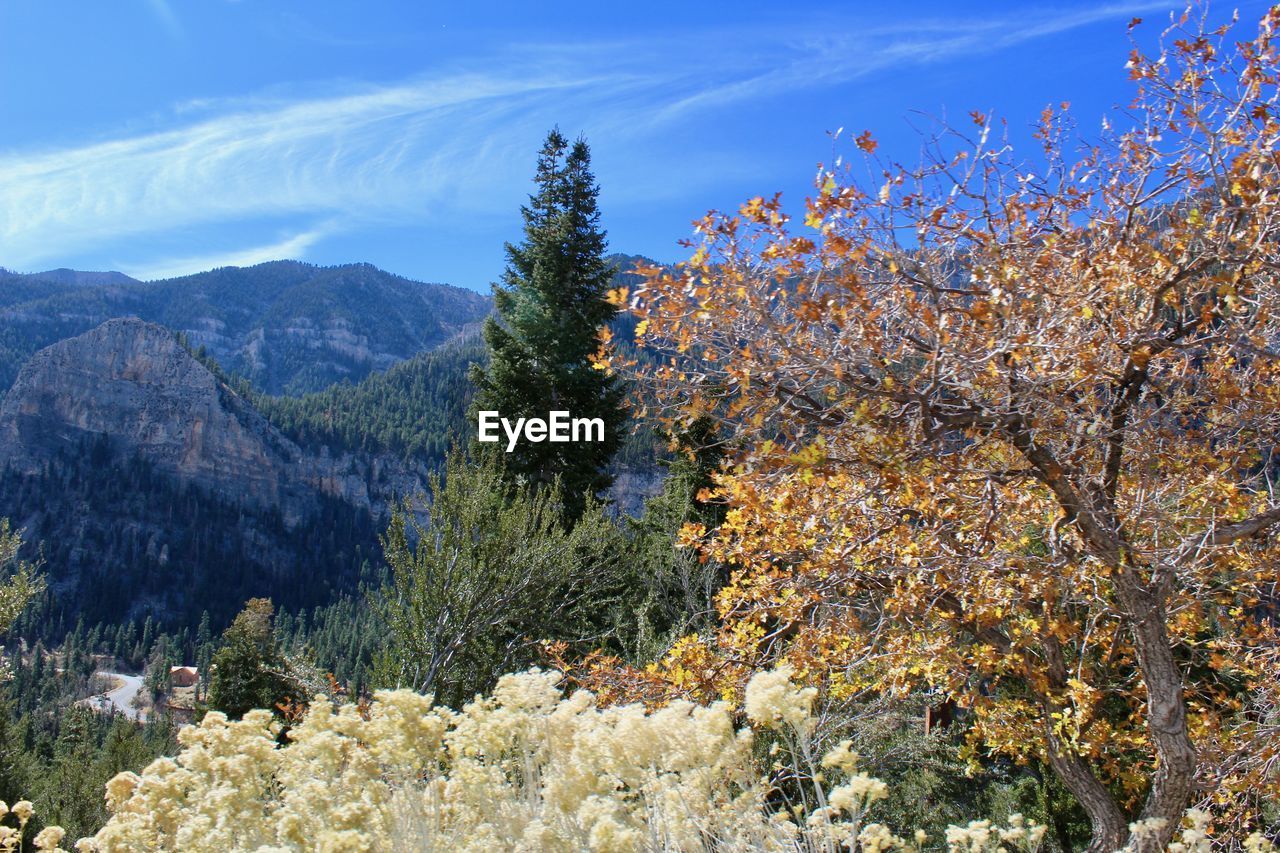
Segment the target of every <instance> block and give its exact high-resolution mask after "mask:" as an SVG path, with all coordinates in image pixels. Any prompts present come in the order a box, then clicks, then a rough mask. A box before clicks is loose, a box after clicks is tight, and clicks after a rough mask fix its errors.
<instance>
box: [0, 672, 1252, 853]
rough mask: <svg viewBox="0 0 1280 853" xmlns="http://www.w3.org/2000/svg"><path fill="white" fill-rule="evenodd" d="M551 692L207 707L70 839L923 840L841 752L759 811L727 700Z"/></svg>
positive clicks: (670, 846)
mask: <svg viewBox="0 0 1280 853" xmlns="http://www.w3.org/2000/svg"><path fill="white" fill-rule="evenodd" d="M789 676H790V673H789V672H787V671H775V672H772V673H762V674H761V675H759V676H757V677H756V679H755V680H754V681H753V683H752V684H751V685H750V686H749V687H748V690H747V711H748V717H749V718H750V719H751V720H752V721H754V722H756V723H757V724H758V725H760V726H762V727H767V728H771V729H774V730H776V732H777V734H778V736H780V737H787V738H790V739H791V740H792V742H793V743H794V744H796V745H798V747H799V753H798V754H802V755H803V756H804V757H805V759H804V760H805V761H810V753H809V746H810V743H811V741H810V736H811V735H812V733H813V729H814V719H813V718H812V715H811V713H812V709H811V706H812V701H813V695H812V693H810V692H809V691H807V690H801V689H799V688H797V687H795V685H794V684H792V683H791V680H790V677H789ZM558 681H559V676H558V675H557V674H556V673H548V672H540V671H537V670H533V671H530V672H527V673H523V674H520V675H510V676H506V677H504V678H503V679H502V680H501V681H500V682H499V684H498V686H497V688H496V689H495V690H494V692H493V695H492V696H490V697H487V698H483V699H478V700H477V701H475V702H473V703H472V704H470V705H468V706H467V707H466V708H465V709H464V710H463V711H462V712H461V713H455V712H453V711H451V710H449V709H447V708H442V707H437V706H435V705H433V704H432V700H431V699H430V698H429V697H424V696H420V695H417V694H415V693H412V692H409V691H388V692H381V693H378V694H376V695H375V697H374V700H373V702H372V704H371V706H370V707H369V708H368V709H367V715H363V716H362V714H361V712H360V711H359V710H358V709H357V708H356V707H355V706H353V705H350V704H345V705H340V706H336V705H334V704H333V703H331V702H330V701H329V700H327V699H325V698H323V697H320V698H317V699H316V700H315V701H314V702H313V703H312V704H311V707H310V710H309V712H308V714H307V716H306V717H305V719H304V720H303V721H302V722H301V723H300V724H299V725H297V726H296V727H294V728H293V729H291V730H290V732H289V733H288V738H287V739H288V743H287V745H286V746H283V747H281V746H280V745H279V744H278V742H277V737H278V734H279V724H278V723H277V722H275V721H274V720H273V719H272V717H271V715H270V714H268V713H267V712H265V711H254V712H251V713H249V714H247V715H246V716H245V718H244V719H243V720H240V721H230V720H228V719H227V718H226V717H225V716H224V715H222V714H218V713H211V714H209V715H207V716H206V717H205V719H204V721H203V722H202V723H201V724H200V725H199V726H194V727H188V728H186V729H184V730H183V731H182V732H181V733H180V735H179V740H180V742H181V744H182V747H183V748H182V750H181V752H180V753H179V754H178V755H177V756H176V757H175V758H162V759H160V760H158V761H155V762H154V763H152V764H151V765H150V766H149V767H147V768H146V769H145V770H144V771H143V772H142V773H141V774H140V775H138V774H133V773H122V774H120V775H118V776H117V777H115V778H114V779H112V780H111V782H110V783H109V784H108V786H107V802H108V805H109V807H110V809H111V812H112V817H111V819H110V821H109V822H108V824H107V825H106V826H105V827H104V828H103V829H102V830H101V831H100V832H99V833H98V834H97V835H96V836H95V837H94V838H92V839H81V841H80V842H78V843H77V845H76V848H77V850H80V851H99V853H107V852H108V851H137V850H153V851H184V852H185V851H195V852H198V851H229V850H256V851H259V853H269V852H270V853H275V851H300V850H317V851H333V853H337V851H375V850H376V851H392V850H394V851H408V850H424V851H454V850H458V851H466V850H476V851H479V850H485V851H489V850H525V851H579V850H598V851H675V850H679V851H686V850H687V851H700V850H711V849H715V850H717V851H719V850H724V851H747V850H777V851H783V850H787V851H836V850H849V849H856V850H860V851H865V853H878V851H888V850H907V851H914V850H919V849H921V848H923V847H926V846H929V840H928V839H926V838H925V837H924V835H923V833H917V834H916V835H915V836H914V837H912V838H911V839H909V840H908V839H904V838H901V837H898V836H896V835H894V834H893V833H892V832H891V831H890V830H889V829H888V828H887V827H885V826H883V825H880V824H875V823H871V824H867V823H865V822H864V816H865V815H866V812H867V810H868V807H869V806H871V805H872V804H873V803H874V802H875V801H876V800H878V799H881V798H883V797H884V796H886V794H887V791H886V788H885V786H884V784H883V783H881V782H879V781H878V780H875V779H872V778H870V777H868V776H865V775H863V774H860V773H858V771H857V755H856V754H855V753H853V752H852V751H851V749H850V744H849V743H848V742H847V741H846V742H844V743H841V744H840V745H838V746H837V747H835V748H834V749H831V750H829V751H828V752H827V753H826V755H825V756H823V757H822V758H821V760H820V761H811V762H810V763H812V764H815V765H818V766H813V767H809V768H806V772H808V774H809V778H813V779H818V778H821V779H823V780H824V781H823V786H820V787H819V793H818V799H819V806H818V807H817V808H814V809H812V810H810V811H809V812H808V813H807V814H801V815H793V814H791V813H787V812H779V811H776V810H773V809H770V808H769V807H768V806H767V804H766V796H767V795H768V794H769V793H770V791H771V787H770V783H769V781H768V779H766V778H764V777H763V776H762V770H761V768H760V767H759V766H758V765H757V764H756V762H755V761H754V759H753V751H752V742H753V738H754V734H753V732H752V731H751V730H750V729H738V728H735V726H734V719H733V715H732V709H731V708H730V707H729V706H728V705H727V704H724V703H716V704H713V705H711V706H709V707H702V706H698V705H694V704H690V703H687V702H676V703H673V704H671V705H669V706H667V707H665V708H661V709H659V710H656V711H652V712H646V710H645V709H644V708H643V707H641V706H638V705H627V706H615V707H610V708H599V707H597V706H596V704H595V701H594V698H593V697H592V696H591V695H590V694H589V693H586V692H578V693H575V694H573V695H572V696H569V697H567V698H566V697H563V696H562V695H561V693H560V691H559V690H558V689H557V686H556V685H557V683H558ZM819 768H820V769H819ZM824 786H825V787H824ZM16 810H17V807H16V806H15V812H16ZM0 814H2V813H0ZM1196 832H1197V827H1196V825H1195V824H1192V825H1190V826H1189V834H1184V837H1183V840H1182V842H1181V843H1182V844H1183V845H1184V846H1183V847H1182V848H1181V849H1184V850H1195V849H1201V848H1200V847H1199V846H1198V844H1197V839H1198V838H1199V836H1198V835H1196ZM45 833H48V835H45ZM1043 833H1044V828H1043V827H1040V826H1035V825H1032V824H1027V823H1025V822H1024V821H1023V820H1022V818H1021V817H1020V816H1017V815H1015V816H1013V817H1012V818H1011V819H1010V821H1009V826H1007V827H999V826H994V825H992V824H990V823H989V822H985V821H979V822H974V823H971V824H969V825H968V826H966V827H952V828H951V829H950V830H949V831H948V833H947V837H946V838H945V839H939V840H938V841H939V842H941V844H942V845H945V847H946V848H947V849H948V850H951V851H999V850H1025V851H1032V850H1035V849H1036V848H1037V847H1038V845H1039V842H1040V838H1041V836H1042V835H1043ZM41 836H42V837H38V838H37V839H36V842H37V846H38V847H39V845H40V844H41V843H45V844H46V845H47V846H45V847H40V849H48V850H53V849H57V844H58V843H59V842H60V840H61V831H60V830H57V829H56V828H53V829H51V830H45V831H44V832H43V833H41ZM10 846H11V847H12V845H10ZM935 846H937V842H935ZM8 849H10V848H9V847H4V846H3V842H0V850H8ZM1257 849H1258V850H1260V851H1261V850H1265V849H1266V848H1264V847H1258V848H1257Z"/></svg>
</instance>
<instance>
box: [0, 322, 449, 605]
mask: <svg viewBox="0 0 1280 853" xmlns="http://www.w3.org/2000/svg"><path fill="white" fill-rule="evenodd" d="M424 481H425V471H422V470H417V469H415V468H413V467H412V466H411V465H410V464H409V463H406V462H403V461H401V460H399V459H396V458H392V457H379V456H374V455H368V454H364V455H359V454H354V453H333V452H330V451H329V450H327V449H324V448H321V449H318V450H309V449H304V448H301V447H299V446H298V445H297V444H296V443H295V442H293V441H291V440H290V439H289V438H288V437H286V436H285V435H283V434H282V433H281V432H280V431H279V430H277V429H276V428H275V427H273V426H272V425H271V424H270V423H268V422H267V420H266V419H265V418H263V417H262V415H261V414H259V413H258V412H257V411H256V410H254V408H253V407H252V406H250V405H249V404H248V403H247V402H246V401H245V400H244V399H242V398H241V397H240V396H238V395H237V394H236V393H235V392H234V391H233V390H232V389H231V388H229V387H228V386H226V385H225V384H224V383H222V382H221V381H220V380H219V379H218V378H217V377H216V376H215V375H214V374H213V373H211V372H210V371H209V370H208V369H207V368H206V367H205V366H204V365H203V364H201V363H200V361H198V360H197V359H196V358H194V357H193V356H192V355H191V354H190V352H188V351H187V349H186V348H185V347H183V346H182V344H181V343H180V342H179V341H178V340H177V338H176V337H175V335H174V333H173V332H171V331H169V330H168V329H165V328H163V327H161V326H157V325H154V324H151V323H147V322H143V321H141V320H138V319H117V320H110V321H108V322H106V323H103V324H102V325H101V326H98V327H97V328H95V329H93V330H91V331H89V332H87V333H85V334H83V335H80V336H78V337H75V338H71V339H69V340H65V341H61V342H59V343H57V344H54V345H53V346H50V347H47V348H45V349H44V350H41V351H40V352H38V353H36V354H35V355H34V356H33V357H32V358H31V359H30V360H29V361H28V362H27V364H26V365H25V366H24V367H23V369H22V371H21V373H20V374H19V376H18V379H17V381H16V382H15V383H14V385H13V387H12V388H11V389H10V390H9V392H8V394H7V395H6V396H5V397H4V399H3V401H2V402H0V516H4V515H9V516H12V517H13V520H14V522H15V524H17V525H18V526H19V527H21V528H25V529H26V530H27V535H28V537H29V538H30V539H31V540H32V541H33V543H34V542H37V541H38V542H40V544H41V545H42V546H43V547H44V548H45V552H46V555H47V560H46V562H47V564H48V569H49V573H50V575H51V579H52V580H53V581H54V582H55V588H56V589H59V590H60V591H61V593H60V594H63V595H65V596H66V598H67V600H68V602H78V604H77V605H76V606H71V605H70V604H69V605H68V606H69V609H70V610H71V611H73V612H74V611H76V610H81V611H84V610H88V611H89V612H90V613H93V614H94V615H96V616H101V615H102V614H100V613H97V612H96V611H95V608H98V607H101V606H103V602H104V601H106V600H108V598H109V599H110V600H112V601H118V602H119V604H118V605H117V606H119V607H123V608H128V609H129V610H130V611H141V610H146V611H148V612H153V613H157V614H161V615H163V614H165V613H169V614H176V613H180V612H183V611H184V610H186V611H188V612H192V608H204V607H207V606H209V602H210V601H220V599H221V598H226V599H227V606H228V607H233V606H238V604H239V602H241V601H243V599H244V597H246V596H248V595H252V594H271V595H275V596H276V597H277V599H278V600H285V601H291V600H292V601H296V602H297V603H299V604H301V603H305V602H309V601H312V600H313V598H314V597H315V596H316V595H317V594H319V592H320V591H321V590H322V589H325V588H328V589H330V591H331V590H332V588H334V587H335V586H337V587H341V586H345V585H347V584H349V582H350V581H351V579H352V578H354V577H355V575H356V573H357V572H358V569H359V565H360V563H361V562H362V561H363V560H365V559H368V558H370V557H372V556H374V555H375V554H376V549H377V543H376V535H377V531H378V530H380V529H381V528H382V526H383V523H384V521H383V519H384V516H385V514H386V511H387V507H388V504H389V502H390V501H391V500H392V499H393V498H394V496H396V495H401V494H412V493H414V492H417V491H419V490H420V489H421V488H422V485H423V483H424ZM174 563H181V565H174ZM86 590H94V591H95V592H94V593H93V594H92V595H86V592H85V591H86ZM201 590H203V591H201ZM233 590H234V591H235V592H234V594H232V591H233ZM193 612H195V613H198V612H199V610H198V609H197V610H194V611H193ZM108 615H109V614H108Z"/></svg>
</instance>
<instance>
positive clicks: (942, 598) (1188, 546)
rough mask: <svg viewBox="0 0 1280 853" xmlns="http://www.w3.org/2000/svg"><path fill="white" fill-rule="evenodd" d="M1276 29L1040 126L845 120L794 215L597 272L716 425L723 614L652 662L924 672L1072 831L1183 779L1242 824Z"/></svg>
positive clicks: (1269, 518)
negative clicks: (727, 456)
mask: <svg viewBox="0 0 1280 853" xmlns="http://www.w3.org/2000/svg"><path fill="white" fill-rule="evenodd" d="M1193 11H1196V12H1197V13H1198V12H1200V11H1202V10H1193ZM1138 23H1139V22H1137V21H1135V22H1134V24H1133V25H1131V26H1136V25H1137V24H1138ZM1277 24H1280V7H1276V8H1273V9H1272V10H1271V11H1270V12H1269V13H1268V14H1267V15H1266V16H1265V17H1264V18H1263V20H1262V22H1261V25H1260V29H1259V32H1258V33H1257V35H1256V37H1252V38H1249V39H1248V40H1245V41H1242V42H1240V43H1238V44H1237V43H1235V42H1234V41H1233V36H1232V28H1231V26H1227V27H1224V28H1222V29H1217V30H1211V29H1210V28H1209V27H1208V26H1207V25H1206V24H1205V22H1204V20H1203V16H1200V20H1199V21H1195V20H1191V19H1190V16H1189V15H1184V16H1183V17H1182V19H1181V20H1180V21H1175V22H1174V24H1173V26H1172V27H1171V28H1170V29H1169V30H1167V31H1165V33H1164V34H1163V35H1162V37H1161V42H1160V47H1159V48H1158V50H1157V51H1155V52H1153V53H1147V52H1144V51H1143V50H1141V49H1139V47H1138V43H1137V41H1136V37H1135V42H1134V44H1135V48H1134V51H1133V53H1132V55H1131V57H1130V59H1129V63H1128V73H1129V76H1130V78H1131V80H1132V81H1133V84H1134V87H1135V89H1136V94H1135V97H1134V100H1133V102H1132V103H1131V104H1129V105H1128V106H1127V107H1125V108H1123V109H1120V110H1117V111H1116V113H1115V115H1114V116H1112V117H1111V118H1110V119H1109V120H1108V121H1104V123H1103V128H1102V130H1101V132H1100V133H1098V134H1096V135H1095V136H1094V137H1093V138H1092V139H1087V138H1082V136H1081V135H1079V134H1077V133H1076V132H1075V131H1074V129H1073V126H1072V124H1071V122H1070V121H1069V120H1068V111H1067V105H1065V104H1064V105H1061V106H1060V107H1058V106H1055V107H1053V108H1049V109H1046V110H1045V111H1044V114H1043V115H1042V116H1041V118H1040V120H1039V122H1038V124H1037V125H1036V128H1035V132H1034V144H1033V145H1031V146H1029V150H1023V149H1021V148H1020V147H1018V146H1017V145H1016V141H1017V140H1016V139H1015V138H1014V137H1013V136H1011V135H1010V134H1009V133H1008V132H1007V130H1006V129H1004V127H1005V126H1004V125H1002V123H1000V122H998V121H996V120H994V119H993V118H991V117H989V116H985V115H981V114H979V113H973V114H972V116H971V119H972V121H971V123H970V124H968V125H966V126H963V127H958V126H941V125H940V126H938V127H936V128H935V129H933V130H932V131H930V132H929V134H928V136H927V138H926V139H925V150H926V156H925V158H924V160H923V162H922V164H920V165H901V164H898V163H894V162H889V161H887V160H885V159H884V158H883V157H882V156H881V155H879V154H878V153H877V145H876V143H875V141H874V139H873V138H872V137H871V135H870V134H862V135H861V136H858V137H857V138H856V139H855V140H854V147H856V149H857V151H855V152H853V153H855V154H856V155H859V156H855V157H854V158H853V160H854V161H855V162H856V163H857V168H854V165H853V164H852V163H850V164H840V163H837V164H836V165H835V166H834V167H832V168H827V169H824V170H822V171H821V173H820V175H819V178H818V182H817V187H818V191H817V193H816V194H815V196H814V197H813V198H811V199H810V200H809V201H808V203H807V207H806V211H805V215H804V222H803V226H802V227H801V226H797V225H795V224H793V223H792V222H790V221H789V219H788V216H787V215H786V213H785V212H784V208H783V206H782V203H781V201H780V199H779V198H777V197H774V198H772V199H764V198H757V199H754V200H752V201H750V202H748V203H747V204H745V205H744V206H743V207H742V208H741V210H740V211H739V212H738V213H737V214H736V215H722V214H713V215H709V216H708V217H707V218H705V219H704V220H702V221H700V223H699V224H698V226H697V229H698V233H699V235H700V244H699V245H698V246H697V251H696V252H695V254H694V255H693V257H692V258H691V260H690V261H689V262H687V263H686V264H684V265H683V266H682V267H681V268H680V269H679V270H678V271H676V272H674V273H672V272H669V271H663V270H659V269H653V270H650V271H649V274H648V278H647V281H646V282H645V283H643V284H642V285H639V286H637V287H635V288H634V289H633V291H632V292H631V293H629V294H626V293H618V294H616V296H617V298H618V299H619V300H622V299H627V300H629V301H630V303H631V305H632V306H633V307H634V308H635V310H636V311H637V312H638V313H639V314H641V315H642V317H643V321H642V322H641V323H640V326H639V329H638V337H639V338H640V340H641V342H642V343H645V344H647V345H649V346H651V347H656V348H659V349H660V350H662V351H663V352H664V353H665V354H666V356H667V357H666V360H665V361H664V362H663V365H662V366H661V367H660V368H659V369H657V370H655V371H652V372H651V373H650V377H649V378H650V379H651V380H653V381H654V382H655V384H656V385H657V387H658V389H659V390H660V391H662V392H664V393H665V395H666V397H665V399H666V401H667V405H666V412H667V414H668V416H669V417H670V418H672V419H673V420H676V421H681V422H684V423H691V422H693V421H694V420H695V419H697V418H705V417H711V418H714V419H716V420H717V421H719V422H720V423H721V424H722V426H723V428H724V429H727V430H730V431H733V432H734V433H735V434H736V436H737V437H738V441H739V444H738V447H739V453H738V456H737V458H736V459H735V460H734V462H735V467H734V468H733V469H731V470H730V471H729V472H727V473H725V474H723V475H721V476H720V477H719V480H718V485H717V486H716V492H717V494H718V495H719V496H720V497H721V498H722V499H723V500H725V501H726V502H727V503H728V513H727V516H726V520H725V522H724V523H723V524H722V525H720V526H719V527H718V528H716V529H712V530H707V529H705V528H693V529H690V530H688V531H687V536H688V539H689V541H691V542H696V543H697V544H698V545H699V546H700V547H701V548H702V550H703V554H704V555H705V556H707V557H709V558H713V559H718V560H723V561H725V562H727V563H730V564H732V565H734V566H736V567H737V569H736V574H735V576H734V579H733V581H732V583H731V585H730V586H729V587H728V588H727V589H726V590H725V591H724V592H723V593H722V594H721V596H720V599H719V609H720V613H721V616H722V619H723V625H722V628H721V629H720V631H719V633H718V635H717V636H716V638H715V639H714V640H712V641H704V640H700V639H697V638H687V639H686V640H684V641H681V642H680V643H679V644H677V646H676V647H675V648H673V649H672V650H671V652H670V653H669V655H668V657H667V659H666V661H665V664H664V667H663V668H660V669H659V670H658V674H657V675H648V674H645V675H644V677H645V678H648V679H649V680H650V681H652V680H653V679H659V680H661V679H665V680H666V683H667V684H668V685H669V686H670V687H671V688H672V690H673V691H674V692H682V693H685V694H692V695H700V696H714V695H718V694H720V693H723V692H725V691H730V692H731V691H732V690H733V689H734V686H735V685H740V684H741V683H742V681H744V680H745V678H746V677H747V676H748V675H749V673H750V672H751V671H752V670H753V669H757V668H759V667H762V666H765V665H767V664H769V663H771V662H773V661H776V660H777V659H779V658H787V659H789V660H790V661H791V662H792V663H793V664H794V665H795V666H796V667H797V669H798V670H799V671H803V672H805V673H807V676H808V677H809V678H810V679H811V680H812V681H813V682H814V683H816V684H818V685H820V686H821V687H822V688H823V689H824V690H825V691H826V692H827V694H828V695H829V696H833V697H840V696H845V695H850V694H856V693H858V692H860V691H866V690H878V691H894V690H907V689H911V688H920V687H925V688H931V689H933V690H936V691H939V692H941V693H943V694H945V695H948V696H950V697H953V698H954V699H955V700H956V701H957V702H959V703H960V704H961V705H962V706H964V707H966V708H968V709H969V714H968V720H969V725H970V727H971V728H970V733H971V738H972V745H973V748H974V749H975V750H976V751H985V753H986V754H996V755H999V754H1003V755H1007V756H1011V757H1013V758H1015V759H1016V760H1018V761H1042V762H1044V763H1047V764H1048V765H1049V766H1051V767H1052V769H1053V771H1054V772H1055V773H1056V774H1057V775H1058V777H1060V779H1061V780H1062V782H1063V783H1064V784H1065V785H1066V787H1067V788H1068V789H1070V791H1071V792H1072V793H1073V794H1074V795H1075V797H1076V798H1077V799H1078V800H1079V802H1080V803H1081V804H1082V805H1083V807H1084V808H1085V810H1086V811H1087V813H1088V815H1089V818H1090V820H1091V823H1092V831H1093V840H1092V844H1091V848H1090V849H1093V850H1099V851H1101V850H1115V849H1118V848H1119V847H1121V846H1123V845H1125V844H1126V843H1132V844H1133V845H1134V846H1135V847H1136V848H1138V849H1144V850H1145V849H1164V846H1165V844H1166V843H1168V841H1169V840H1170V838H1171V837H1172V836H1173V834H1174V832H1175V831H1176V829H1177V827H1178V825H1179V822H1180V820H1181V817H1182V815H1183V813H1184V810H1185V809H1187V807H1188V806H1190V805H1192V804H1194V803H1197V802H1202V803H1204V804H1206V805H1208V806H1214V807H1217V808H1216V811H1215V814H1216V815H1217V817H1216V818H1215V819H1216V820H1218V821H1219V822H1225V823H1229V822H1231V821H1237V822H1239V823H1241V824H1247V823H1248V822H1249V821H1250V820H1252V819H1254V807H1255V806H1256V805H1257V803H1258V802H1259V800H1260V799H1263V798H1266V797H1268V796H1270V797H1274V796H1275V795H1276V793H1277V787H1278V784H1280V783H1278V782H1277V778H1276V772H1275V769H1274V768H1275V766H1276V763H1277V761H1278V760H1280V737H1277V734H1278V730H1277V714H1276V708H1277V703H1276V700H1277V679H1276V677H1275V676H1276V673H1277V672H1278V671H1280V669H1278V668H1277V664H1278V660H1277V651H1276V649H1277V640H1278V639H1280V637H1278V631H1277V623H1276V613H1277V605H1278V603H1280V602H1277V597H1276V590H1277V586H1276V585H1277V583H1278V582H1280V547H1278V543H1277V538H1276V526H1277V524H1280V498H1277V497H1276V496H1275V494H1274V481H1275V477H1276V473H1277V466H1276V460H1275V458H1274V450H1275V447H1276V445H1277V437H1278V436H1280V382H1278V381H1277V380H1280V348H1278V342H1280V288H1278V284H1280V279H1278V276H1280V242H1278V239H1280V155H1278V152H1277V139H1278V137H1280V117H1278V116H1277V48H1276V45H1275V43H1274V41H1273V39H1274V34H1275V28H1276V26H1277ZM1138 32H1139V33H1141V30H1139V31H1138ZM630 677H632V678H636V677H637V675H636V673H634V672H633V673H631V676H630ZM1131 821H1140V822H1141V823H1139V827H1140V829H1142V830H1144V831H1145V832H1144V833H1143V834H1141V835H1140V836H1135V837H1134V838H1132V839H1131V838H1130V829H1129V826H1130V822H1131ZM1238 828H1239V827H1238ZM1241 837H1243V836H1241Z"/></svg>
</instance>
